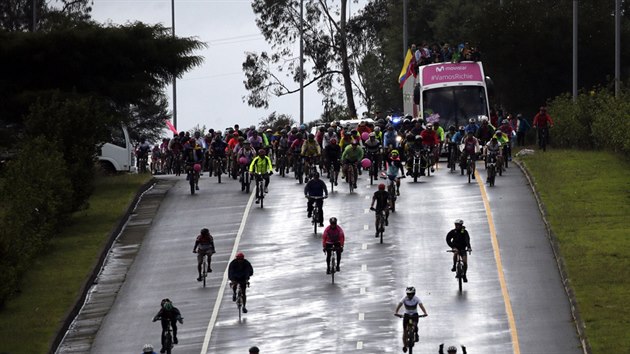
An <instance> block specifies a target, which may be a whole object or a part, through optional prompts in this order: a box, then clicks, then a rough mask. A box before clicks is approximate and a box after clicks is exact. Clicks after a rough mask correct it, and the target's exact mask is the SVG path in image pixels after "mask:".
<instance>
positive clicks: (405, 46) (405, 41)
mask: <svg viewBox="0 0 630 354" xmlns="http://www.w3.org/2000/svg"><path fill="white" fill-rule="evenodd" d="M407 2H408V0H403V61H404V60H405V57H406V56H407V48H408V47H409V45H408V43H409V39H408V38H407V36H408V34H407ZM412 54H413V53H412Z"/></svg>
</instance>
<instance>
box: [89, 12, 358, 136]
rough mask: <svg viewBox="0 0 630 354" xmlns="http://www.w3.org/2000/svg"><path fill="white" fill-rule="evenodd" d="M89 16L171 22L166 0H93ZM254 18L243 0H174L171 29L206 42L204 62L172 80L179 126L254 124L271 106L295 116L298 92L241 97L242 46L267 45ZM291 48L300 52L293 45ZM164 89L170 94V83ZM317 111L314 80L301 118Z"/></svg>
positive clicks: (258, 47) (168, 24)
mask: <svg viewBox="0 0 630 354" xmlns="http://www.w3.org/2000/svg"><path fill="white" fill-rule="evenodd" d="M355 6H356V5H355ZM352 10H355V9H352ZM353 12H354V11H353ZM92 18H93V19H94V20H96V21H98V22H112V23H115V24H125V23H127V22H133V21H141V22H144V23H148V24H156V23H161V24H163V25H164V26H166V27H169V28H170V27H171V0H94V5H93V11H92ZM254 21H255V16H254V12H253V11H252V8H251V1H248V0H175V34H176V35H177V36H180V37H197V38H198V39H199V40H201V41H203V42H205V43H207V45H208V47H207V48H206V49H204V50H202V51H200V52H199V53H197V54H198V55H201V56H203V57H204V62H203V64H202V65H201V66H199V67H197V68H195V69H194V70H192V71H190V72H188V73H186V74H185V75H184V77H183V78H182V79H180V80H178V81H177V128H178V129H179V130H188V129H190V128H192V127H193V126H195V125H197V124H200V125H203V124H205V125H206V126H207V127H209V128H215V129H221V130H222V129H224V128H225V127H228V126H232V125H234V124H235V123H238V124H240V125H241V126H246V125H252V124H258V122H259V120H260V118H262V117H267V116H268V115H269V114H270V113H271V112H273V111H276V112H278V113H284V114H288V115H291V116H292V117H293V118H294V119H295V120H296V121H299V116H300V114H299V112H300V97H299V94H297V93H296V94H293V95H289V96H284V97H281V98H275V97H274V98H273V99H272V100H271V101H270V102H269V109H268V110H264V109H255V108H252V107H250V106H248V105H247V104H246V103H243V100H242V97H243V96H245V95H246V94H247V91H246V90H245V87H244V85H243V81H244V80H245V74H244V73H243V71H242V63H243V61H244V59H245V54H244V52H245V51H254V52H261V51H270V46H269V44H267V43H266V42H265V41H264V39H263V37H262V35H261V34H260V31H259V29H258V27H256V24H255V22H254ZM295 53H296V55H299V47H298V46H296V51H295ZM296 87H297V86H296ZM166 93H167V95H168V97H169V99H170V100H172V88H171V87H168V88H167V89H166ZM171 109H172V103H171ZM322 111H323V105H322V97H321V96H320V95H319V94H318V93H317V92H316V89H315V87H314V86H313V85H312V88H306V89H305V93H304V120H305V121H306V122H308V121H311V120H315V119H317V118H319V116H320V114H321V113H322Z"/></svg>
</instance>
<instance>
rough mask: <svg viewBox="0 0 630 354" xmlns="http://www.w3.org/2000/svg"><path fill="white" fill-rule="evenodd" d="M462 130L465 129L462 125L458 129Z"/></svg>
mask: <svg viewBox="0 0 630 354" xmlns="http://www.w3.org/2000/svg"><path fill="white" fill-rule="evenodd" d="M464 129H466V128H464V126H463V125H460V126H459V128H458V130H464Z"/></svg>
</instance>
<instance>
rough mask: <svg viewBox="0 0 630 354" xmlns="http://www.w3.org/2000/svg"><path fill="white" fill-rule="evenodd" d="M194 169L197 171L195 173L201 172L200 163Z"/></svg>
mask: <svg viewBox="0 0 630 354" xmlns="http://www.w3.org/2000/svg"><path fill="white" fill-rule="evenodd" d="M193 169H194V170H195V172H201V165H200V164H198V163H196V164H195V165H194V166H193Z"/></svg>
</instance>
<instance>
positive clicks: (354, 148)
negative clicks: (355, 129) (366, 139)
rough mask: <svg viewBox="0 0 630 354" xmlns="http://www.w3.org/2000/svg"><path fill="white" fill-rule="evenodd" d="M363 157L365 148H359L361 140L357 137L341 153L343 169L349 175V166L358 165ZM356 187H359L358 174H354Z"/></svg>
mask: <svg viewBox="0 0 630 354" xmlns="http://www.w3.org/2000/svg"><path fill="white" fill-rule="evenodd" d="M362 159H363V149H361V148H359V142H358V141H357V139H355V140H353V141H352V144H351V145H349V146H346V148H345V149H344V150H343V154H341V161H342V164H343V171H344V173H345V174H346V176H347V171H348V167H350V166H356V165H357V164H358V163H359V161H361V160H362ZM354 188H357V174H356V173H355V174H354Z"/></svg>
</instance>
